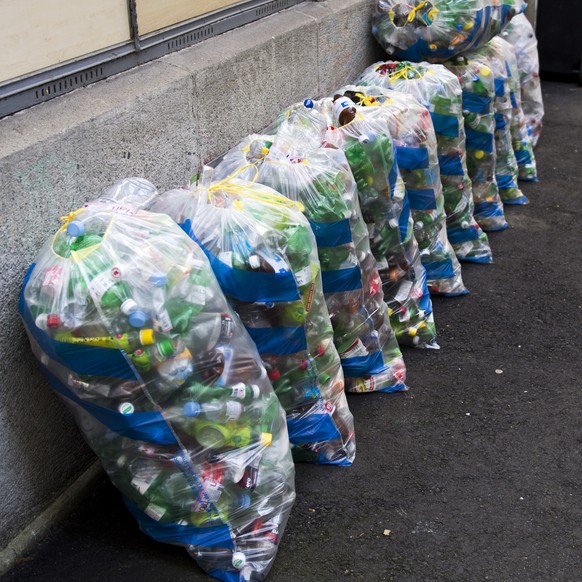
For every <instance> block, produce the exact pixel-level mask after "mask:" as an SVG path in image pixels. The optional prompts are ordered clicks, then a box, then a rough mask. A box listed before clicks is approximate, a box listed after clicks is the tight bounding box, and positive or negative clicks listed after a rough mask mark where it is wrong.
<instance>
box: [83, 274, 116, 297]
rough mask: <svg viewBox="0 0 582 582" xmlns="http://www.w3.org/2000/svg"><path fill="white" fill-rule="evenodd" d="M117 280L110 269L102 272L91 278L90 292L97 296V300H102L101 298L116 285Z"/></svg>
mask: <svg viewBox="0 0 582 582" xmlns="http://www.w3.org/2000/svg"><path fill="white" fill-rule="evenodd" d="M115 283H117V281H116V280H115V279H114V278H113V276H112V275H111V273H110V272H109V271H105V272H103V273H100V274H99V275H97V277H95V278H94V279H92V280H91V282H90V283H89V292H90V293H91V295H92V296H93V297H96V298H97V301H101V298H102V297H103V295H105V293H106V292H107V291H108V290H109V289H111V287H113V285H115Z"/></svg>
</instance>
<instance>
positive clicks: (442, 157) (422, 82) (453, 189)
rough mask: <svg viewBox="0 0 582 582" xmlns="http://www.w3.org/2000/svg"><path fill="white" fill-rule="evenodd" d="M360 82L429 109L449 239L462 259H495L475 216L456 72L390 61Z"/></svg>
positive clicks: (377, 65) (374, 67)
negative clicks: (410, 98) (388, 91)
mask: <svg viewBox="0 0 582 582" xmlns="http://www.w3.org/2000/svg"><path fill="white" fill-rule="evenodd" d="M356 84H357V85H367V86H379V87H382V88H385V89H390V90H396V91H400V92H402V93H406V94H408V95H412V96H414V97H415V98H416V99H417V100H418V101H419V102H420V103H421V104H422V105H424V107H426V108H427V109H428V110H429V112H430V116H431V118H432V122H433V126H434V129H435V134H436V140H437V147H438V161H439V170H440V177H441V184H442V188H443V196H444V199H445V212H446V215H447V236H448V238H449V242H450V243H451V244H452V245H453V249H454V251H455V254H456V255H457V258H458V259H459V260H461V261H470V262H474V263H490V262H491V261H492V260H493V257H492V253H491V247H490V246H489V240H488V237H487V235H486V234H485V233H484V232H483V230H482V229H481V227H480V226H479V225H478V224H477V221H476V220H475V219H474V218H473V213H474V210H475V205H474V203H473V189H472V184H471V179H470V178H469V174H468V171H467V156H466V149H465V125H464V123H463V109H462V99H463V97H462V90H461V85H460V83H459V80H458V79H457V77H456V76H455V75H453V74H452V73H451V72H450V71H448V70H447V69H446V68H445V67H443V66H442V65H431V64H429V63H410V62H406V61H405V62H402V63H399V62H395V61H386V62H379V63H375V64H374V65H372V66H370V67H368V68H367V69H366V70H365V71H364V72H363V73H362V74H361V75H360V77H359V78H358V80H357V81H356Z"/></svg>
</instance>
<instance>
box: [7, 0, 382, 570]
mask: <svg viewBox="0 0 582 582" xmlns="http://www.w3.org/2000/svg"><path fill="white" fill-rule="evenodd" d="M373 8H374V0H328V1H324V2H318V3H311V2H306V3H304V4H299V5H297V6H295V7H293V8H290V9H289V10H286V11H283V12H280V13H277V14H274V15H272V16H269V17H266V18H265V19H263V20H260V21H258V22H255V23H252V24H249V25H247V26H245V27H242V28H240V29H237V30H234V31H231V32H228V33H226V34H224V35H221V36H219V37H216V38H213V39H210V40H208V41H205V42H203V43H200V44H198V45H195V46H193V47H191V48H188V49H185V50H183V51H181V52H179V53H174V54H172V55H169V56H167V57H164V58H162V59H160V60H158V61H154V62H151V63H148V64H146V65H143V66H141V67H138V68H136V69H133V70H131V71H128V72H126V73H122V74H120V75H117V76H116V77H112V78H110V79H107V80H105V81H101V82H98V83H96V84H94V85H92V86H89V87H86V88H84V89H79V90H77V91H75V92H73V93H70V94H68V95H64V96H62V97H58V98H56V99H54V100H52V101H49V102H47V103H43V104H40V105H38V106H36V107H33V108H31V109H29V110H26V111H23V112H21V113H18V114H16V115H13V116H11V117H8V118H5V119H2V120H0V186H1V188H2V196H1V197H0V215H1V216H2V217H3V228H2V230H1V231H0V246H1V248H2V249H3V253H2V259H1V260H2V264H1V269H0V293H1V294H2V297H3V301H2V302H1V303H0V316H1V317H2V327H1V328H0V372H1V373H2V376H3V382H2V387H1V388H0V489H1V490H2V492H3V503H2V505H1V506H0V548H3V547H6V549H5V550H1V551H2V554H1V555H2V556H3V557H2V560H3V561H5V560H6V559H7V558H5V556H7V555H13V554H15V552H16V553H17V549H18V548H19V547H20V548H22V547H24V546H25V545H26V544H24V542H22V541H17V540H22V538H20V537H16V536H18V534H19V532H21V531H22V530H23V528H25V527H26V526H27V524H29V523H30V522H31V521H32V522H33V525H31V526H29V529H27V530H26V531H33V532H37V533H36V534H35V535H40V533H39V532H41V531H44V530H43V528H41V527H39V526H37V525H34V524H37V522H35V521H33V520H34V519H35V518H36V516H38V515H39V514H41V513H42V512H43V510H44V509H45V508H46V507H47V506H48V505H49V504H50V503H52V502H53V501H54V500H55V499H56V498H58V496H59V495H60V494H61V493H62V492H63V491H64V490H66V488H67V487H68V486H69V485H70V483H71V481H72V480H74V479H75V477H76V475H78V473H79V471H80V469H82V468H83V467H85V466H86V465H87V464H88V463H90V462H92V459H93V458H94V457H93V455H92V453H91V452H90V451H89V450H88V448H87V446H86V445H85V444H84V442H83V440H82V439H81V437H80V436H79V433H78V431H77V429H76V428H75V426H74V423H73V421H72V419H71V418H70V416H69V415H68V413H67V411H66V410H65V407H63V405H62V403H61V402H60V401H59V400H58V398H57V397H56V396H55V395H54V394H53V393H52V392H51V390H50V388H49V386H48V384H47V382H46V381H45V379H44V378H43V376H42V375H41V373H40V372H39V371H38V369H37V367H36V364H35V361H34V358H33V357H32V355H31V352H30V348H29V346H28V343H27V341H26V337H25V334H24V331H23V328H22V325H21V323H20V320H19V317H18V313H17V303H18V294H19V291H20V285H21V282H22V279H23V276H24V273H25V270H26V268H27V266H28V264H29V263H30V262H31V261H32V260H33V259H34V257H35V255H36V254H37V253H38V251H39V249H40V247H41V245H42V244H43V243H44V241H45V240H46V239H47V237H48V235H49V233H52V232H54V231H55V230H56V228H57V227H58V225H59V217H60V216H62V215H65V214H67V213H68V212H70V211H71V210H73V209H76V208H78V207H79V206H81V205H82V204H83V203H84V202H85V201H87V200H89V199H91V198H94V197H95V196H96V195H97V194H98V193H99V192H100V190H101V189H102V188H103V187H105V186H107V185H109V184H110V183H112V182H114V181H115V180H118V179H120V178H123V177H127V176H143V177H146V178H148V179H149V180H151V181H152V182H153V183H154V184H156V185H157V186H158V188H159V189H160V190H165V189H168V188H171V187H175V186H177V185H180V184H183V183H185V182H186V181H187V180H188V178H189V177H190V176H191V175H192V174H193V173H195V172H196V171H197V170H198V168H199V166H200V164H201V163H202V162H205V161H208V160H210V159H212V158H214V157H215V156H217V155H219V154H221V153H223V152H224V151H225V150H227V149H228V148H230V147H231V146H233V145H235V144H236V143H237V141H239V140H240V139H241V138H243V137H244V136H245V135H247V134H248V133H250V132H253V131H257V130H259V129H261V128H262V127H264V126H265V125H267V124H268V123H269V122H270V121H272V120H273V119H274V118H275V117H276V115H277V114H278V113H279V112H280V111H281V109H282V108H284V107H285V106H287V105H290V104H291V103H293V102H296V101H299V100H302V99H304V98H306V97H312V96H319V95H323V94H328V93H330V92H331V91H333V90H334V89H335V88H337V87H339V86H341V85H343V84H344V83H345V82H347V81H350V80H352V79H353V77H355V76H356V75H357V74H358V73H360V71H361V70H362V69H363V68H364V67H365V66H367V65H369V64H370V63H372V62H373V61H374V60H377V59H378V58H379V57H380V54H381V53H380V49H379V47H376V44H375V42H374V41H373V39H372V36H371V34H370V32H369V29H370V19H371V14H372V11H373ZM89 481H90V480H89ZM80 489H82V486H80ZM76 490H78V489H76ZM67 495H69V496H70V495H72V493H70V492H69V493H67ZM60 502H61V501H60V499H59V500H58V501H57V502H56V503H57V504H58V503H60ZM43 515H45V514H43ZM46 515H47V516H53V517H52V518H50V519H54V518H55V517H58V516H59V515H60V512H59V511H49V512H48V513H47V514H46ZM46 519H47V523H48V521H50V520H49V518H48V517H47V518H46ZM30 528H32V529H30ZM23 535H24V534H23ZM27 535H28V534H27ZM31 539H33V540H34V535H33V536H32V538H31ZM10 540H13V541H12V542H10ZM8 544H10V545H8Z"/></svg>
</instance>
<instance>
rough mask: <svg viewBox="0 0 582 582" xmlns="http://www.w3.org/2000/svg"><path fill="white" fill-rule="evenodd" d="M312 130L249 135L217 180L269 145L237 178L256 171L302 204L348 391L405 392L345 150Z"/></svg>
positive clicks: (284, 128)
mask: <svg viewBox="0 0 582 582" xmlns="http://www.w3.org/2000/svg"><path fill="white" fill-rule="evenodd" d="M309 133H310V132H308V131H307V132H306V130H305V128H304V127H303V126H302V125H297V124H295V123H294V122H291V121H288V120H286V121H284V122H283V123H282V125H281V126H280V127H279V129H278V132H277V134H276V135H274V136H271V137H269V136H256V135H254V136H249V137H248V138H247V139H245V140H243V141H242V142H241V143H240V144H239V145H238V146H236V147H235V148H233V149H232V150H231V151H230V152H229V153H228V154H226V156H225V157H224V158H223V160H222V161H221V163H220V164H219V165H218V166H217V168H216V171H215V176H216V177H217V178H225V177H227V176H228V175H229V173H232V172H233V171H235V172H236V171H240V168H244V165H245V164H248V161H249V159H248V152H249V151H250V150H252V149H253V144H254V143H256V142H258V143H265V142H267V141H269V140H271V141H272V147H271V149H270V151H269V152H268V154H267V155H266V156H265V157H264V158H263V159H262V160H261V161H260V162H258V163H257V164H256V165H255V166H253V167H248V168H247V169H246V170H245V169H243V170H242V173H241V174H240V175H243V173H244V174H245V177H250V174H251V173H252V171H253V170H254V168H255V167H256V169H257V172H258V173H257V176H256V181H257V182H258V183H260V184H264V185H266V186H270V187H271V188H273V189H274V190H276V191H277V192H280V193H281V194H283V195H284V196H286V197H287V198H289V199H291V200H295V201H298V202H300V203H301V204H302V205H303V207H304V210H303V212H304V215H305V217H306V218H307V219H308V220H309V223H310V225H311V227H312V229H313V232H314V234H315V238H316V241H317V251H318V256H319V261H320V264H321V274H322V283H323V291H324V294H325V298H326V303H327V307H328V311H329V314H330V319H331V323H332V326H333V330H334V342H335V345H336V347H337V349H338V352H339V355H340V358H341V361H342V368H343V370H344V376H345V381H346V390H348V391H350V392H371V391H383V392H394V391H397V390H403V389H405V388H406V386H405V384H404V381H405V377H406V368H405V366H404V361H403V359H402V354H401V352H400V348H399V347H398V342H397V340H396V336H395V335H394V332H393V331H392V327H391V326H390V320H389V317H388V309H387V306H386V304H385V303H384V300H383V297H384V295H383V292H382V285H381V281H380V277H379V275H378V271H377V269H376V261H375V259H374V257H373V255H372V252H371V250H370V244H369V239H368V229H367V227H366V224H365V222H364V219H363V217H362V213H361V210H360V204H359V200H358V196H357V191H356V185H355V182H354V179H353V176H352V173H351V170H350V167H349V165H348V162H347V160H346V157H345V154H344V153H343V152H342V151H341V150H338V149H334V148H324V147H322V146H321V145H319V146H318V147H317V140H313V139H310V135H309ZM319 142H321V136H320V139H319ZM237 166H238V168H239V170H237V169H236V168H237Z"/></svg>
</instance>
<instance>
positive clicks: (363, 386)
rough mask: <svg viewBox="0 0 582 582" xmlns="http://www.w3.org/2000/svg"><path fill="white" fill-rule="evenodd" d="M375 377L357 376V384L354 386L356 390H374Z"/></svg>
mask: <svg viewBox="0 0 582 582" xmlns="http://www.w3.org/2000/svg"><path fill="white" fill-rule="evenodd" d="M374 386H375V383H374V378H373V377H371V378H367V379H365V378H356V382H355V386H354V388H353V390H354V392H373V391H374Z"/></svg>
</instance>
